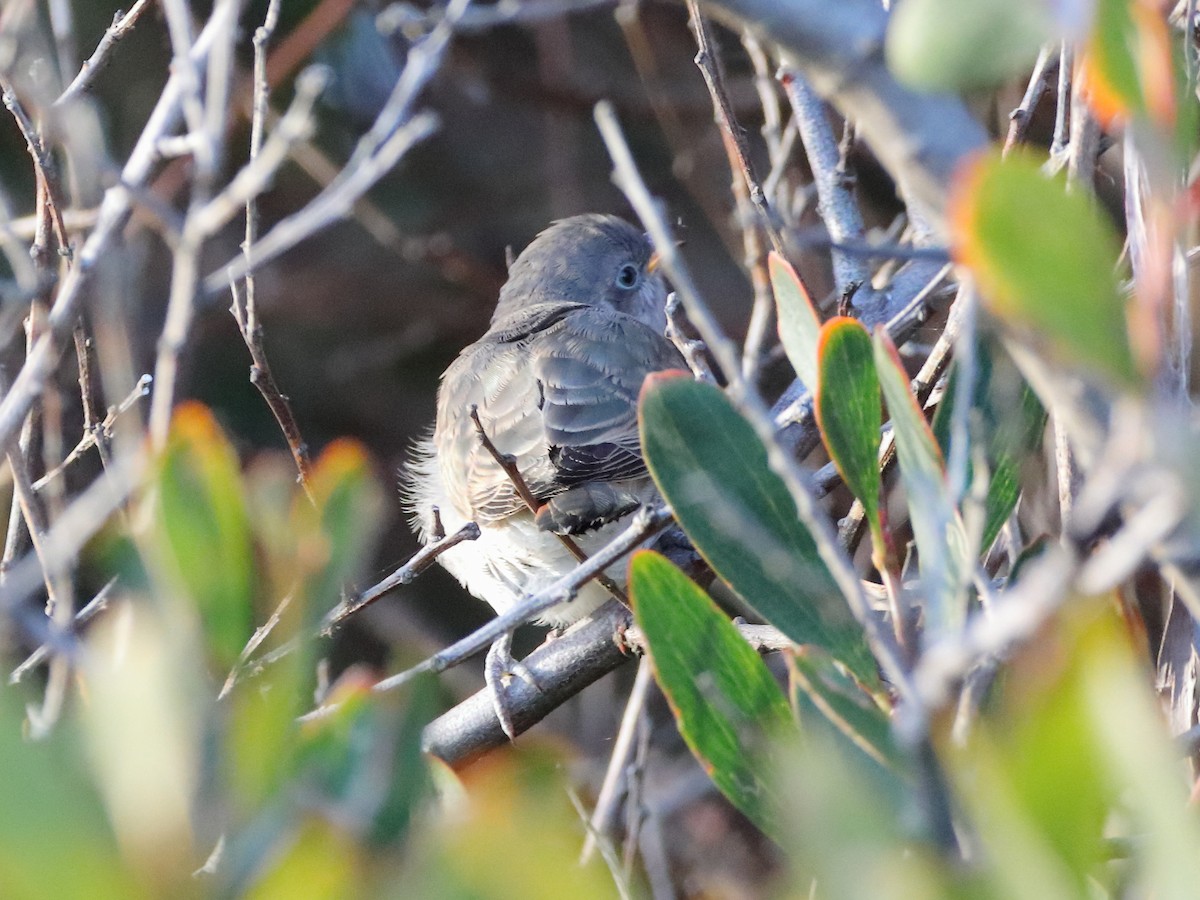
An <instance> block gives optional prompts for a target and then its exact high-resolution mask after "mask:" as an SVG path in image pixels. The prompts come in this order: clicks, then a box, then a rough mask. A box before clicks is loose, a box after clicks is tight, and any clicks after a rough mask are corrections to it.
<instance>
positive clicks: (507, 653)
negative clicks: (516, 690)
mask: <svg viewBox="0 0 1200 900" xmlns="http://www.w3.org/2000/svg"><path fill="white" fill-rule="evenodd" d="M483 678H484V681H486V682H487V687H488V692H489V693H490V694H491V698H492V709H494V710H495V712H496V718H497V719H499V720H500V727H501V728H502V729H503V730H504V734H505V735H506V736H507V737H508V739H509V740H510V741H512V740H515V739H516V737H517V726H516V722H515V721H514V719H513V708H512V698H511V694H510V685H511V684H512V680H513V678H519V679H521V680H522V681H524V682H525V683H526V684H528V685H529V686H530V687H532V688H534V689H535V690H540V688H539V687H538V683H537V679H536V678H535V677H534V675H533V672H531V671H530V670H529V667H528V666H526V665H525V664H524V663H523V662H521V661H520V660H518V659H514V658H513V655H512V634H506V635H503V636H502V637H499V638H497V639H496V641H495V643H493V644H492V646H491V648H490V649H489V650H488V653H487V659H486V660H485V661H484V665H483Z"/></svg>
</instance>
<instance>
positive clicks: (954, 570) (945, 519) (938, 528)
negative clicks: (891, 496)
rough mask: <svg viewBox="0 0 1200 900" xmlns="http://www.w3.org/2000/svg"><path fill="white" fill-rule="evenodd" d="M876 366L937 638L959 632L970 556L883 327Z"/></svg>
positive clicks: (925, 426)
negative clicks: (894, 439)
mask: <svg viewBox="0 0 1200 900" xmlns="http://www.w3.org/2000/svg"><path fill="white" fill-rule="evenodd" d="M875 368H876V371H877V372H878V373H879V384H880V387H881V388H882V389H883V396H884V399H885V400H887V406H888V413H889V415H891V417H892V428H893V431H894V433H895V436H896V455H897V458H898V460H899V464H900V478H901V481H902V482H903V483H904V492H905V494H906V495H907V497H908V511H909V516H910V517H911V519H912V529H913V538H914V539H915V540H916V543H917V550H918V551H919V552H920V558H921V589H922V594H923V596H924V604H925V618H926V628H927V630H928V631H929V633H930V634H931V635H932V636H935V637H936V636H940V635H943V634H945V633H947V632H949V631H957V630H958V629H959V628H961V627H962V625H963V622H964V621H965V620H966V602H965V587H966V582H967V579H968V578H969V577H970V572H971V561H972V558H973V554H972V553H971V552H970V549H969V548H968V546H967V536H966V532H965V531H964V529H963V525H962V520H961V519H960V518H959V515H958V510H957V508H956V507H955V505H954V501H953V498H951V496H950V490H949V487H948V485H947V484H946V477H945V471H944V470H945V464H944V462H943V461H942V454H941V451H940V450H939V449H938V445H937V441H935V440H934V437H933V432H932V431H931V430H930V428H929V423H928V422H926V421H925V415H924V413H922V411H921V407H920V406H919V405H918V404H917V400H916V398H915V397H914V396H913V394H912V391H910V390H909V387H908V374H907V373H906V372H905V371H904V365H903V364H902V363H901V362H900V355H899V354H898V353H897V352H896V346H895V345H894V344H893V343H892V340H891V338H890V337H888V334H887V332H886V331H885V330H884V329H879V330H877V331H876V332H875Z"/></svg>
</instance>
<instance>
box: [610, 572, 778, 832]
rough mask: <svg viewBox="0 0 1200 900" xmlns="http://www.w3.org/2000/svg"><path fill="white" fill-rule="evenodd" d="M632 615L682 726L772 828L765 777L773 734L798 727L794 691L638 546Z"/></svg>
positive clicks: (738, 798)
mask: <svg viewBox="0 0 1200 900" xmlns="http://www.w3.org/2000/svg"><path fill="white" fill-rule="evenodd" d="M629 584H630V589H631V597H632V600H633V614H634V618H635V620H636V621H637V624H638V627H639V628H641V629H642V633H643V634H644V635H645V638H646V645H647V652H648V654H649V657H650V662H651V664H652V665H653V666H654V674H655V677H656V678H657V679H658V683H659V686H660V687H661V688H662V689H663V693H664V694H666V697H667V700H668V702H669V703H670V704H671V708H672V710H673V711H674V713H675V719H676V722H677V723H678V725H679V733H680V734H681V735H683V739H684V740H685V741H686V742H687V745H688V747H690V748H691V751H692V753H694V754H695V755H696V758H697V759H699V760H700V762H701V763H702V764H703V765H704V767H705V768H706V769H707V770H708V773H709V775H710V776H711V777H712V780H713V783H714V784H716V786H717V787H718V788H720V790H721V793H723V794H724V795H725V796H726V797H728V798H729V800H730V802H732V803H733V804H734V806H736V807H737V808H738V809H740V810H741V811H742V812H744V813H745V814H746V815H747V816H749V817H750V818H751V819H752V820H753V821H754V822H755V824H757V825H758V826H759V827H760V828H762V829H763V830H764V831H765V832H766V833H767V834H771V833H773V831H774V830H775V827H776V822H777V819H778V809H777V807H776V803H775V798H776V797H777V794H776V793H775V792H774V790H773V789H772V786H771V784H770V783H769V782H768V781H767V780H766V777H765V770H766V769H767V768H768V767H766V766H764V759H765V758H766V757H767V756H768V755H769V753H770V744H771V741H772V740H774V739H777V738H784V737H786V736H792V735H795V734H796V726H795V721H794V720H793V719H792V714H791V710H790V708H789V707H788V702H787V698H786V697H785V696H784V694H783V691H781V690H780V689H779V685H777V684H776V683H775V679H774V678H773V677H772V675H771V673H770V672H769V671H768V670H767V667H766V664H765V663H764V662H763V661H762V659H761V658H760V657H759V655H758V653H757V652H755V651H754V649H753V648H751V647H750V645H749V644H747V643H746V641H745V639H744V638H743V637H742V636H741V635H740V634H739V633H738V631H737V629H736V628H735V627H734V626H733V623H731V622H730V621H729V619H728V618H726V617H725V615H724V614H723V613H722V612H721V611H720V610H719V609H718V608H717V605H716V604H715V603H713V601H712V600H711V599H710V598H709V597H708V595H707V594H705V593H704V591H702V590H701V589H700V588H698V587H697V586H696V585H695V584H694V583H693V582H692V581H691V580H690V579H689V578H688V577H687V576H686V575H684V574H683V573H682V572H680V571H679V570H678V569H677V568H675V566H674V565H672V564H671V563H670V562H669V561H668V560H667V559H665V558H664V557H662V556H659V555H658V554H657V553H655V552H653V551H651V550H643V551H640V552H638V553H637V554H636V555H635V556H634V558H633V561H632V563H631V564H630V567H629Z"/></svg>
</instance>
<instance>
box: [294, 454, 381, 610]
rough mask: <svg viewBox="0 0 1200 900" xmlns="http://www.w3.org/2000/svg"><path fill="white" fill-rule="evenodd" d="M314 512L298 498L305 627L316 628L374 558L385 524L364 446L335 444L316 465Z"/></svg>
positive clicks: (306, 503)
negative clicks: (371, 555)
mask: <svg viewBox="0 0 1200 900" xmlns="http://www.w3.org/2000/svg"><path fill="white" fill-rule="evenodd" d="M312 490H313V497H314V500H315V503H316V507H315V509H314V507H313V505H312V504H310V503H309V502H308V501H307V499H306V498H304V497H302V496H298V497H297V498H296V501H295V504H294V519H295V522H296V526H295V530H296V533H297V534H298V535H299V536H300V549H299V559H298V560H297V562H298V566H299V570H300V572H302V573H304V582H303V583H304V591H303V593H304V597H305V598H306V600H307V602H306V604H305V615H306V623H307V626H308V627H311V626H313V625H315V624H316V623H317V622H318V621H319V620H320V618H321V616H322V615H323V614H324V613H325V611H326V610H328V609H331V608H332V607H333V606H334V605H335V604H336V603H337V602H338V600H339V597H340V596H341V594H342V592H343V591H344V590H345V589H346V588H348V587H349V586H350V582H351V581H352V579H354V578H355V577H356V576H357V575H358V573H359V572H360V571H361V570H362V567H363V566H364V565H365V564H366V562H367V560H368V559H369V558H370V554H371V551H372V549H373V544H374V540H375V538H376V537H377V535H378V532H379V526H380V524H381V521H382V515H383V505H382V502H381V498H382V497H383V488H382V487H381V486H380V484H379V482H378V480H377V479H376V477H375V474H374V472H373V471H372V469H371V465H370V461H369V459H368V457H367V454H366V452H365V451H364V450H363V448H362V447H361V445H359V444H357V443H355V442H353V441H349V440H338V441H334V442H333V443H332V444H330V445H329V446H328V447H326V448H325V451H324V452H323V453H322V454H321V456H320V458H318V459H317V461H316V463H315V464H314V465H313V473H312Z"/></svg>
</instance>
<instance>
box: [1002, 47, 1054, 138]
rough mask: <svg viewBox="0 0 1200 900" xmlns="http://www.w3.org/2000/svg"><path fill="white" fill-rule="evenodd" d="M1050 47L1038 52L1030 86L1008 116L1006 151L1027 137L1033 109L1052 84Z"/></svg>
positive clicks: (1030, 78) (1030, 77)
mask: <svg viewBox="0 0 1200 900" xmlns="http://www.w3.org/2000/svg"><path fill="white" fill-rule="evenodd" d="M1050 52H1051V51H1050V48H1049V47H1043V48H1042V52H1041V53H1039V54H1038V58H1037V62H1036V63H1034V65H1033V74H1032V75H1030V76H1029V86H1028V87H1026V88H1025V95H1024V96H1023V97H1022V98H1021V102H1020V103H1019V104H1018V105H1017V108H1016V109H1014V110H1013V111H1012V113H1011V114H1009V117H1008V135H1007V136H1006V137H1005V138H1004V153H1006V154H1007V153H1009V152H1010V151H1011V150H1012V148H1013V147H1015V146H1016V145H1017V144H1018V143H1020V142H1021V141H1023V140H1024V139H1025V133H1026V132H1027V131H1028V130H1029V123H1030V121H1031V120H1032V119H1033V111H1034V109H1036V108H1037V105H1038V102H1039V101H1040V100H1041V99H1042V95H1044V94H1045V93H1046V89H1047V87H1049V84H1050V75H1051V72H1052V69H1051V66H1050Z"/></svg>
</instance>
